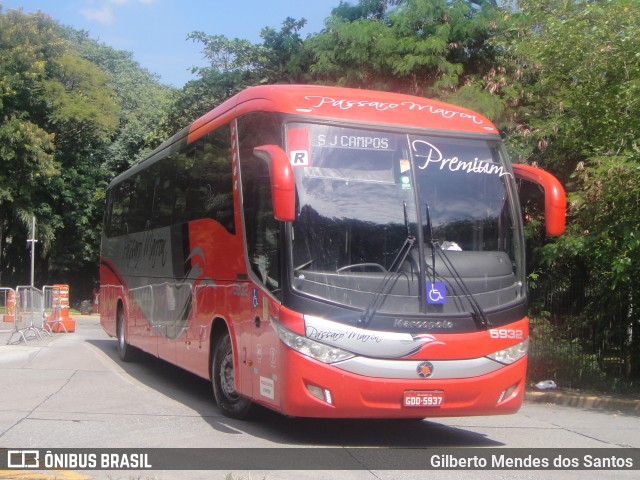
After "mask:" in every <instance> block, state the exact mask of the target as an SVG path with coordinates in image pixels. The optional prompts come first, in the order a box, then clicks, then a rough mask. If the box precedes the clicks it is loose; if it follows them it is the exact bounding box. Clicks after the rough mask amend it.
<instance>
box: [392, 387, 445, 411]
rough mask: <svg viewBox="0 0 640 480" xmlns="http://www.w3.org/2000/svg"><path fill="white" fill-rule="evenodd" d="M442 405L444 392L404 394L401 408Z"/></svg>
mask: <svg viewBox="0 0 640 480" xmlns="http://www.w3.org/2000/svg"><path fill="white" fill-rule="evenodd" d="M443 403H444V392H442V391H438V390H434V391H429V392H404V395H403V397H402V406H403V407H440V406H441V405H442V404H443Z"/></svg>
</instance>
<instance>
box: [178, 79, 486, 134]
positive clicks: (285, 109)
mask: <svg viewBox="0 0 640 480" xmlns="http://www.w3.org/2000/svg"><path fill="white" fill-rule="evenodd" d="M256 110H263V111H271V112H280V113H288V114H295V115H301V116H309V117H315V118H323V119H327V120H338V121H359V122H366V123H372V124H387V125H395V126H407V127H415V128H425V129H431V130H446V131H457V132H466V133H482V134H494V135H495V134H497V133H498V129H497V128H496V127H495V125H493V123H492V122H491V121H490V120H489V119H487V118H486V117H483V116H482V115H480V114H478V113H476V112H474V111H471V110H468V109H466V108H462V107H458V106H456V105H451V104H448V103H444V102H439V101H436V100H430V99H428V98H424V97H415V96H410V95H403V94H398V93H390V92H379V91H372V90H360V89H353V88H341V87H327V86H321V85H264V86H258V87H250V88H247V89H246V90H243V91H242V92H240V93H238V94H237V95H235V96H234V97H232V98H230V99H229V100H227V101H225V102H224V103H222V104H221V105H220V106H218V107H216V108H214V109H213V110H212V111H210V112H209V113H207V114H205V115H203V116H202V117H200V118H199V119H198V120H196V121H195V122H193V123H192V124H191V126H190V128H189V138H188V141H189V142H191V141H193V140H196V139H197V138H199V137H201V136H203V135H204V134H206V133H208V132H209V131H211V130H212V129H214V128H217V126H218V125H220V124H221V123H224V122H226V121H228V120H229V119H230V118H232V117H235V116H238V115H242V114H243V113H248V112H250V111H256Z"/></svg>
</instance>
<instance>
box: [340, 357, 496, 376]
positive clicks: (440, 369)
mask: <svg viewBox="0 0 640 480" xmlns="http://www.w3.org/2000/svg"><path fill="white" fill-rule="evenodd" d="M427 363H429V364H430V366H431V375H429V377H428V378H425V380H444V379H449V378H471V377H478V376H480V375H486V374H488V373H491V372H495V371H496V370H499V369H500V368H502V367H504V365H503V364H502V363H498V362H495V361H493V360H491V359H489V358H486V357H481V358H472V359H469V360H434V361H430V362H427ZM424 364H425V361H422V360H383V359H378V358H367V357H354V358H350V359H349V360H345V361H343V362H338V363H334V364H333V366H334V367H336V368H339V369H341V370H346V371H347V372H351V373H355V374H357V375H364V376H365V377H375V378H404V379H412V380H416V379H420V378H421V377H420V375H419V374H418V371H419V370H421V369H422V366H423V365H424Z"/></svg>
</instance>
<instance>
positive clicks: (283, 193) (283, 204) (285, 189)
mask: <svg viewBox="0 0 640 480" xmlns="http://www.w3.org/2000/svg"><path fill="white" fill-rule="evenodd" d="M253 152H254V154H255V155H256V156H257V157H259V158H262V159H263V160H265V161H266V162H267V165H269V177H270V179H271V198H272V201H273V216H274V217H275V219H276V220H279V221H281V222H293V221H294V220H295V207H296V196H295V178H294V175H293V167H292V166H291V163H289V158H288V157H287V154H286V153H285V152H284V150H282V149H281V148H280V147H278V146H277V145H260V146H259V147H255V148H254V149H253Z"/></svg>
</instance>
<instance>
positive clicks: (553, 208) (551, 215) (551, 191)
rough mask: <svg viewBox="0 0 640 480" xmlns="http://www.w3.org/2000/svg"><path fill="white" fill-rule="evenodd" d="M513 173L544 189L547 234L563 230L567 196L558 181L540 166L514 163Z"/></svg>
mask: <svg viewBox="0 0 640 480" xmlns="http://www.w3.org/2000/svg"><path fill="white" fill-rule="evenodd" d="M512 166H513V173H514V174H515V176H516V178H520V179H522V180H527V181H529V182H533V183H535V184H537V185H540V187H542V189H543V190H544V216H545V223H546V230H547V235H548V236H550V237H552V236H558V235H561V234H562V232H564V227H565V220H566V209H567V197H566V194H565V191H564V188H563V187H562V184H561V183H560V181H559V180H558V179H557V178H556V177H554V176H553V175H551V174H550V173H549V172H546V171H544V170H542V169H540V168H536V167H532V166H530V165H523V164H519V163H515V164H513V165H512Z"/></svg>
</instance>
